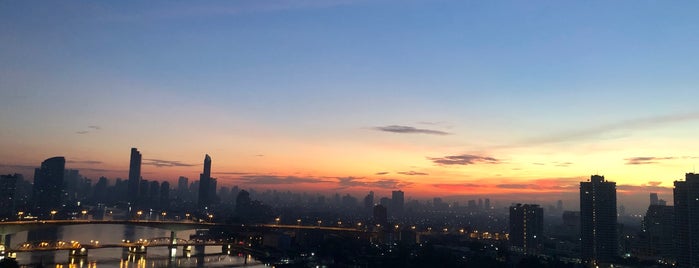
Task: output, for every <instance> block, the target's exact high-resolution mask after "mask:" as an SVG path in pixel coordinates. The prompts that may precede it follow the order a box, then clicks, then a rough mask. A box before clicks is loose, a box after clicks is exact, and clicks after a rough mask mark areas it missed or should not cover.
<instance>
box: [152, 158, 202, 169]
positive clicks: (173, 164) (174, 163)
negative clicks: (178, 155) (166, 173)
mask: <svg viewBox="0 0 699 268" xmlns="http://www.w3.org/2000/svg"><path fill="white" fill-rule="evenodd" d="M143 160H144V161H143V163H142V164H143V165H147V166H156V167H193V166H196V165H195V164H186V163H182V162H180V161H172V160H162V159H143Z"/></svg>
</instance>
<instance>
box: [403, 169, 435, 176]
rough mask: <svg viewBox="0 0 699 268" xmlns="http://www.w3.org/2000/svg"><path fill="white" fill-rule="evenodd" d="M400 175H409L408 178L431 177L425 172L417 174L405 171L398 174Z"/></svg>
mask: <svg viewBox="0 0 699 268" xmlns="http://www.w3.org/2000/svg"><path fill="white" fill-rule="evenodd" d="M398 174H401V175H408V176H424V175H430V174H427V173H424V172H417V171H412V170H411V171H404V172H398Z"/></svg>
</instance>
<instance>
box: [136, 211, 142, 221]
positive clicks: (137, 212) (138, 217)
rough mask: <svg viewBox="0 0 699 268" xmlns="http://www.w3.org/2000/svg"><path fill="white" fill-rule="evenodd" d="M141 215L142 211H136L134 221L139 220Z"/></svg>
mask: <svg viewBox="0 0 699 268" xmlns="http://www.w3.org/2000/svg"><path fill="white" fill-rule="evenodd" d="M142 214H143V211H141V210H139V211H136V215H137V217H136V220H140V219H141V215H142Z"/></svg>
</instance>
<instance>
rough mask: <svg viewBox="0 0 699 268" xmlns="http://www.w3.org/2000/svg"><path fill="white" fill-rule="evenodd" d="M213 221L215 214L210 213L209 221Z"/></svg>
mask: <svg viewBox="0 0 699 268" xmlns="http://www.w3.org/2000/svg"><path fill="white" fill-rule="evenodd" d="M213 221H214V214H209V222H213Z"/></svg>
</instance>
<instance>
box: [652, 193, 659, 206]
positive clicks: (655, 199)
mask: <svg viewBox="0 0 699 268" xmlns="http://www.w3.org/2000/svg"><path fill="white" fill-rule="evenodd" d="M650 205H651V206H653V205H660V202H659V200H658V193H650Z"/></svg>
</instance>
